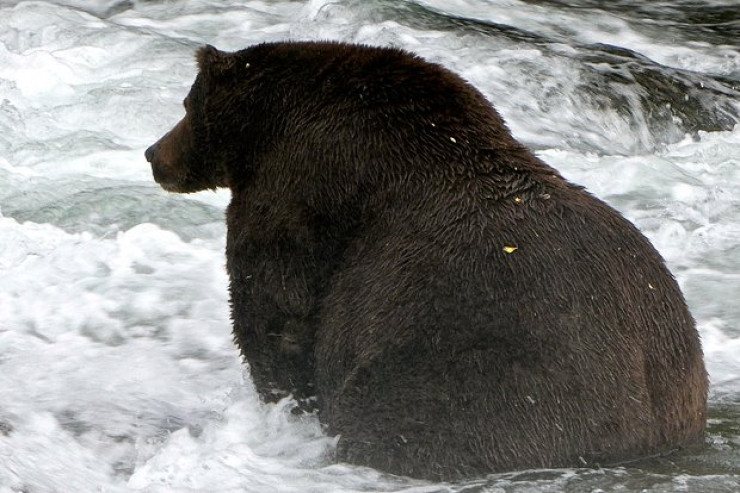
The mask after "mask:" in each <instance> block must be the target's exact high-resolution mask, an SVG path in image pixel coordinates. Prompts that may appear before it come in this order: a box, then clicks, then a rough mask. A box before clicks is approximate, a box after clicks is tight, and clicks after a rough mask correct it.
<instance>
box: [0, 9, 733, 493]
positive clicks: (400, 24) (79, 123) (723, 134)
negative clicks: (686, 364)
mask: <svg viewBox="0 0 740 493" xmlns="http://www.w3.org/2000/svg"><path fill="white" fill-rule="evenodd" d="M599 5H602V6H601V7H600V6H599ZM603 5H606V7H604V6H603ZM283 39H334V40H344V41H352V42H360V43H370V44H377V45H396V46H401V47H404V48H407V49H410V50H413V51H415V52H417V53H419V54H421V55H422V56H424V57H426V58H427V59H429V60H432V61H436V62H439V63H442V64H444V65H446V66H448V67H450V68H452V69H453V70H455V71H457V72H459V73H460V74H462V75H463V76H464V77H465V78H466V79H468V80H469V81H471V82H472V83H473V84H474V85H476V86H477V87H478V88H480V90H481V91H482V92H483V93H484V94H485V95H486V96H487V97H488V98H490V100H491V101H492V102H493V103H494V104H495V105H496V107H497V108H498V109H499V110H500V112H501V113H502V114H503V115H504V117H505V118H506V119H507V121H508V123H509V125H510V127H511V129H512V131H513V132H514V134H515V135H516V136H517V137H518V138H519V139H520V140H522V141H523V142H524V143H526V144H527V145H528V146H530V147H531V148H532V149H534V150H535V152H537V154H538V155H539V156H540V157H541V158H542V159H544V160H545V161H547V162H548V163H550V164H551V165H553V166H555V167H556V168H558V169H559V170H561V171H562V173H563V174H564V175H565V176H566V177H568V178H569V179H571V180H573V181H576V182H578V183H581V184H583V185H585V186H587V187H588V188H589V189H590V190H591V191H592V192H593V193H594V194H596V195H597V196H599V197H601V198H603V199H605V200H606V201H607V202H609V203H610V204H612V205H613V206H614V207H616V208H617V209H619V210H620V211H621V212H622V213H623V214H624V215H626V216H627V217H628V218H629V219H631V220H632V221H634V222H635V223H636V224H637V225H638V226H639V227H640V228H641V229H642V230H643V231H644V232H645V234H646V235H647V236H648V237H649V238H650V239H651V240H652V241H653V243H654V244H655V246H656V247H657V248H658V250H660V252H661V253H662V254H663V255H664V257H665V258H666V260H667V262H668V264H669V266H670V268H671V270H672V271H673V272H674V273H675V275H676V277H677V279H678V281H679V283H680V285H681V287H682V289H683V290H684V292H685V294H686V297H687V299H688V302H689V305H690V307H691V309H692V312H693V314H694V316H695V318H696V320H697V323H698V327H699V330H700V332H701V336H702V341H703V345H704V353H705V356H706V362H707V368H708V370H709V373H710V377H711V391H710V412H709V426H708V432H707V437H706V444H705V447H704V449H703V450H702V451H700V452H698V453H694V454H684V455H677V456H673V457H669V458H664V459H660V460H655V461H654V462H652V463H648V464H640V465H639V466H638V465H635V466H633V467H620V468H612V469H565V470H546V471H527V472H520V473H511V474H501V475H495V476H490V477H487V478H480V479H477V480H474V481H469V482H461V483H456V484H429V483H424V482H420V481H414V480H410V479H407V478H397V477H392V476H387V475H383V474H381V473H379V472H377V471H373V470H369V469H362V468H358V467H354V466H348V465H344V464H332V463H331V462H330V461H329V460H327V459H326V457H327V455H329V454H330V453H331V450H332V447H333V446H334V440H333V439H332V438H330V437H326V436H325V435H323V434H322V432H321V428H320V426H319V423H318V420H317V419H316V417H315V416H304V417H295V416H293V415H291V413H290V412H289V407H290V405H289V403H284V404H282V405H269V406H266V405H262V404H260V402H259V400H258V398H257V397H256V395H255V392H254V389H253V387H252V385H251V382H250V379H249V373H248V369H247V368H246V367H245V366H244V365H242V364H241V363H240V361H239V358H238V354H237V350H236V349H235V348H234V346H233V344H232V341H231V334H230V321H229V314H228V296H227V279H226V274H225V272H224V262H225V261H224V254H223V250H224V234H225V227H224V224H223V215H224V207H225V205H226V203H227V202H228V200H229V196H228V192H227V191H220V192H218V193H214V192H207V193H200V194H195V195H190V196H178V195H169V194H167V193H166V192H164V191H162V190H161V189H159V187H158V186H156V185H155V184H154V183H153V181H152V179H151V172H150V168H149V166H148V164H147V163H146V162H145V160H144V156H143V152H144V149H145V148H146V147H147V146H148V145H150V144H151V143H153V142H154V141H155V140H156V139H157V138H159V136H160V135H161V134H162V133H163V132H165V131H166V130H168V129H169V128H170V127H171V126H173V125H174V123H176V122H177V120H178V119H179V118H181V116H182V115H183V109H182V105H181V102H182V100H183V98H184V96H185V95H186V94H187V92H188V88H189V87H190V84H191V83H192V81H193V78H194V76H195V73H196V67H195V63H194V60H193V53H194V51H195V50H196V48H197V47H198V46H200V45H202V44H204V43H211V44H213V45H215V46H217V47H219V48H222V49H227V50H231V49H239V48H243V47H245V46H247V45H250V44H253V43H257V42H261V41H275V40H283ZM739 45H740V3H738V1H737V0H696V1H691V2H689V1H643V0H618V1H617V0H614V1H612V2H599V1H596V0H570V1H566V0H562V1H560V0H541V1H536V0H527V1H521V0H418V1H402V0H396V1H385V0H355V1H352V0H333V1H332V0H311V1H308V2H287V1H248V0H244V1H235V0H228V1H217V0H213V1H198V2H195V1H192V2H187V1H183V0H170V1H144V0H141V1H139V0H133V1H132V0H115V1H113V0H67V1H58V2H16V1H7V0H0V493H10V492H18V493H20V492H24V493H45V492H59V493H67V492H103V491H104V492H128V491H146V492H183V493H184V492H191V493H192V492H255V493H263V492H264V493H270V492H316V493H323V492H359V491H363V492H371V491H379V492H380V491H382V492H414V493H422V492H424V493H432V492H486V493H494V492H540V491H545V492H556V491H567V492H604V491H645V492H670V491H689V492H694V491H696V492H733V493H736V492H738V491H740V125H739V124H738V122H740V46H739Z"/></svg>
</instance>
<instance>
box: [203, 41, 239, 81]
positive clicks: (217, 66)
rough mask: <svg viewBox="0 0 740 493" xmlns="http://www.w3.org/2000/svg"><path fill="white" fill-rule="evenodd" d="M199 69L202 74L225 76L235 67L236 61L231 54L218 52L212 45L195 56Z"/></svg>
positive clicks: (205, 47) (206, 46)
mask: <svg viewBox="0 0 740 493" xmlns="http://www.w3.org/2000/svg"><path fill="white" fill-rule="evenodd" d="M195 58H196V60H197V61H198V68H200V71H201V72H202V73H205V74H207V75H212V76H218V75H221V74H224V73H225V72H227V71H228V70H230V69H231V68H232V67H234V64H235V60H234V57H233V55H232V54H231V53H225V52H223V51H220V50H217V49H216V48H214V47H213V46H211V45H205V46H204V47H202V48H201V49H199V50H198V53H197V54H196V55H195Z"/></svg>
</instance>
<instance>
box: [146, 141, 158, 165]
mask: <svg viewBox="0 0 740 493" xmlns="http://www.w3.org/2000/svg"><path fill="white" fill-rule="evenodd" d="M157 147H158V146H157V144H153V145H151V146H149V149H147V150H146V151H144V157H145V158H146V160H147V161H149V162H150V163H151V162H152V161H153V160H154V154H156V152H157Z"/></svg>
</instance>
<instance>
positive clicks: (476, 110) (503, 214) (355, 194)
mask: <svg viewBox="0 0 740 493" xmlns="http://www.w3.org/2000/svg"><path fill="white" fill-rule="evenodd" d="M198 62H199V66H200V74H199V75H198V78H197V79H196V81H195V84H194V85H193V87H192V89H191V92H190V95H189V96H188V98H187V100H186V108H187V114H186V116H185V118H184V119H183V121H182V122H180V123H179V124H178V125H177V126H176V127H175V128H174V129H173V130H172V131H171V132H170V133H168V134H167V135H165V136H164V137H163V138H162V139H161V140H160V141H159V142H157V143H156V144H154V145H153V146H152V147H151V148H150V149H148V150H147V159H148V160H149V161H151V163H152V168H153V172H154V176H155V178H156V179H157V181H158V182H159V183H160V184H161V185H162V186H163V187H164V188H166V189H167V190H170V191H175V192H193V191H197V190H201V189H204V188H214V187H229V188H230V189H231V192H232V194H233V199H232V202H231V205H230V206H229V208H228V214H227V219H228V243H227V250H226V256H227V266H228V271H229V274H230V276H231V286H230V289H231V302H232V313H233V321H234V335H235V338H236V342H237V344H238V345H239V347H240V348H241V351H242V353H243V355H244V357H245V358H246V360H247V362H248V363H249V366H250V369H251V374H252V377H253V378H254V381H255V384H256V386H257V389H258V390H259V392H260V394H261V395H262V396H263V398H264V399H265V400H267V401H272V400H275V399H278V398H280V397H283V396H286V395H288V394H293V395H294V396H296V397H297V398H298V399H299V400H304V399H306V398H309V397H311V396H315V397H316V398H317V401H316V402H317V405H318V407H319V410H320V418H321V421H322V422H323V423H325V424H326V426H327V431H328V433H330V434H340V435H341V439H340V441H339V445H338V450H337V455H338V459H339V460H344V461H349V462H353V463H357V464H362V465H367V466H372V467H376V468H379V469H382V470H385V471H389V472H393V473H398V474H404V475H410V476H417V477H423V478H430V479H449V478H456V477H461V476H472V475H479V474H485V473H489V472H494V471H504V470H512V469H519V468H537V467H558V466H574V465H575V466H578V465H583V464H594V463H610V462H616V461H620V460H626V459H631V458H635V457H640V456H643V455H649V454H654V453H658V452H661V451H665V450H668V449H672V448H676V447H683V446H687V445H693V444H699V443H701V442H702V439H703V431H704V423H705V409H706V391H707V379H706V373H705V370H704V364H703V362H702V353H701V348H700V344H699V338H698V335H697V332H696V330H695V328H694V322H693V320H692V317H691V315H690V314H689V312H688V310H687V307H686V304H685V302H684V300H683V297H682V295H681V293H680V291H679V289H678V286H677V285H676V282H675V281H674V279H673V278H672V276H671V274H670V273H669V272H668V271H667V270H666V267H665V266H664V263H663V260H662V259H661V257H660V256H659V254H658V253H657V252H656V251H655V249H654V248H653V247H652V246H651V245H650V243H649V242H648V241H647V240H646V239H645V237H644V236H643V235H642V234H640V233H639V232H638V231H637V229H635V227H634V226H633V225H632V224H630V223H629V222H628V221H626V220H625V219H623V218H622V217H621V216H620V215H619V214H618V213H617V212H615V211H614V210H613V209H611V208H610V207H609V206H607V205H605V204H604V203H603V202H601V201H599V200H598V199H596V198H594V197H592V196H591V195H589V194H588V193H587V192H585V191H584V190H582V189H581V188H580V187H577V186H575V185H572V184H570V183H568V182H567V181H565V180H564V179H563V178H562V177H561V176H560V175H559V174H558V173H557V172H556V171H555V170H553V169H552V168H550V167H549V166H547V165H545V164H544V163H543V162H541V161H540V160H539V159H537V158H536V157H534V156H533V155H532V153H531V152H530V151H528V150H527V149H525V148H524V147H523V146H522V145H520V144H519V143H518V142H516V141H515V140H514V139H513V138H512V136H511V135H510V133H509V131H508V129H507V128H506V126H505V124H504V122H503V121H502V119H501V118H500V117H499V115H498V114H497V113H496V111H495V110H494V109H493V108H492V107H491V105H490V104H489V103H488V102H487V101H486V100H485V98H484V97H483V96H482V95H481V94H480V93H479V92H478V91H477V90H475V89H474V88H473V87H471V86H470V85H469V84H467V83H466V82H464V81H463V80H462V79H460V78H459V77H458V76H456V75H455V74H453V73H451V72H450V71H448V70H446V69H444V68H442V67H440V66H438V65H434V64H431V63H428V62H425V61H423V60H422V59H420V58H417V57H415V56H413V55H410V54H408V53H406V52H403V51H400V50H395V49H380V48H369V47H361V46H350V45H344V44H335V43H278V44H263V45H259V46H254V47H251V48H249V49H246V50H243V51H239V52H236V53H233V54H227V53H223V52H219V51H217V50H215V49H213V48H211V47H206V48H203V49H201V50H200V51H199V53H198Z"/></svg>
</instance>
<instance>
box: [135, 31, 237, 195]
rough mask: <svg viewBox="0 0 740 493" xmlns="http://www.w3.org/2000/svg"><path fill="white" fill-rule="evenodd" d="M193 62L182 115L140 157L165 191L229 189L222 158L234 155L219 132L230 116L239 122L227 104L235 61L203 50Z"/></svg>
mask: <svg viewBox="0 0 740 493" xmlns="http://www.w3.org/2000/svg"><path fill="white" fill-rule="evenodd" d="M196 58H197V61H198V66H199V69H200V70H199V73H198V76H197V77H196V79H195V82H194V83H193V85H192V87H191V88H190V92H189V93H188V95H187V97H186V98H185V100H184V101H183V106H184V107H185V116H184V117H183V118H182V120H180V122H179V123H178V124H177V125H175V127H174V128H173V129H172V130H170V131H169V132H167V133H166V134H165V135H164V136H163V137H162V138H160V139H159V140H158V141H157V142H155V143H154V144H153V145H152V146H150V147H149V148H148V149H147V150H146V152H145V156H146V159H147V161H149V163H151V166H152V174H153V175H154V179H155V181H156V182H157V183H159V185H160V186H161V187H162V188H164V189H165V190H167V191H170V192H179V193H190V192H198V191H200V190H205V189H215V188H218V187H227V186H229V184H228V182H227V172H226V163H227V156H228V155H229V154H233V153H237V154H238V153H239V151H238V150H235V149H231V148H229V147H232V146H229V145H228V143H229V140H228V138H227V137H228V136H227V135H226V133H224V132H228V131H230V127H229V125H223V123H225V122H233V121H234V118H235V117H236V121H237V122H240V123H243V122H244V120H245V119H244V118H243V117H238V116H236V115H239V106H240V105H238V104H233V103H235V102H236V101H237V99H238V98H237V97H236V96H237V95H238V94H239V93H238V92H237V88H236V87H234V84H233V81H234V78H235V77H236V76H237V74H234V73H233V72H234V68H235V64H236V61H237V57H236V56H234V54H227V53H223V52H221V51H219V50H217V49H216V48H214V47H212V46H210V45H208V46H205V47H203V48H201V49H200V50H199V51H198V54H197V57H196ZM244 68H246V67H244ZM230 99H231V100H233V101H230ZM232 143H233V141H232ZM242 155H243V154H242Z"/></svg>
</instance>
